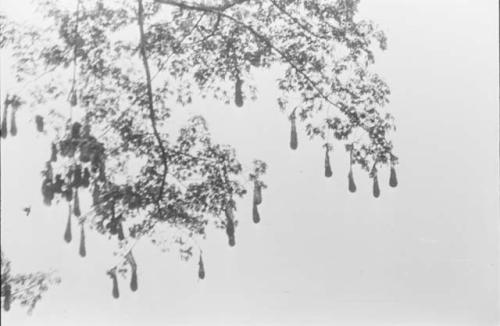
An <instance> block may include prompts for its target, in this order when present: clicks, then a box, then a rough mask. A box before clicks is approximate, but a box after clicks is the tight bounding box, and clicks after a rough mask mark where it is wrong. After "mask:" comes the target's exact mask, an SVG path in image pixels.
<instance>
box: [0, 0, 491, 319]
mask: <svg viewBox="0 0 500 326" xmlns="http://www.w3.org/2000/svg"><path fill="white" fill-rule="evenodd" d="M26 3H27V1H26V0H15V1H14V0H3V1H2V9H3V10H6V11H7V12H9V13H12V14H16V15H19V14H20V13H24V12H25V11H24V10H23V8H26ZM361 10H362V15H363V16H365V17H369V18H370V19H372V20H374V21H375V22H376V23H378V25H379V26H380V27H381V28H382V29H383V30H384V31H385V32H386V34H387V36H388V41H389V46H388V50H387V51H385V52H383V53H378V57H377V65H376V70H377V71H378V72H380V74H381V75H382V76H383V77H384V78H385V80H386V81H387V82H388V84H389V85H390V88H391V91H392V95H391V103H390V105H389V109H390V110H391V111H392V112H393V114H394V115H395V117H396V119H397V121H396V124H397V127H398V130H397V133H396V135H395V137H394V143H395V150H396V153H397V154H398V156H399V157H400V163H401V164H400V165H399V166H398V177H399V183H400V186H399V187H398V188H396V189H392V188H389V187H388V185H387V183H388V173H387V171H382V175H381V176H380V177H379V178H380V181H381V188H382V189H381V190H382V195H381V197H380V198H379V199H374V198H372V196H371V184H370V180H369V179H368V176H367V175H366V174H365V173H361V171H358V173H356V175H357V178H356V181H357V185H358V192H357V193H355V194H351V193H349V192H348V191H347V171H348V162H347V157H346V155H345V153H344V152H343V150H342V149H340V148H339V149H338V150H337V151H336V152H335V153H334V155H333V173H334V176H333V178H331V179H326V178H324V176H323V165H322V164H323V155H324V151H323V149H322V147H321V143H319V142H311V141H308V140H307V139H306V137H305V135H304V133H300V134H299V149H298V150H297V151H291V150H290V149H289V147H288V137H289V122H288V120H287V119H286V117H285V116H284V115H283V114H281V113H280V112H279V109H278V108H277V104H276V97H277V94H278V92H277V90H276V86H275V84H276V83H275V81H274V78H275V76H273V75H272V74H270V73H267V74H259V76H257V78H258V80H259V83H258V85H259V98H258V100H257V101H255V102H248V103H246V104H245V106H244V107H243V108H241V109H240V108H236V107H233V106H225V105H223V104H220V103H217V102H212V101H209V102H206V101H205V102H201V101H200V102H196V103H194V104H193V105H192V106H191V107H189V108H186V109H185V110H189V111H188V113H190V114H194V113H202V114H203V115H205V117H206V118H207V120H208V122H209V127H210V129H211V131H212V133H213V135H214V137H215V138H216V139H217V140H218V141H220V142H222V143H228V144H231V145H232V146H234V147H235V148H236V149H237V151H238V154H239V155H240V157H241V159H242V160H243V161H245V160H246V161H249V160H251V159H253V158H260V159H262V160H264V161H266V162H267V163H268V165H269V170H268V174H267V175H266V176H265V181H266V183H267V184H268V185H269V187H268V189H266V190H265V191H264V193H263V203H262V205H261V206H260V213H261V217H262V222H261V223H260V224H258V225H254V224H253V223H252V221H251V202H250V198H247V199H245V200H243V201H242V202H240V203H239V207H240V208H239V210H238V213H237V217H238V219H239V221H240V225H239V227H238V228H237V235H236V236H237V245H236V247H234V248H230V247H229V246H228V245H227V239H226V236H225V234H224V232H223V231H219V232H213V231H211V232H210V233H209V235H208V239H207V241H206V242H205V243H204V244H203V246H204V260H205V267H206V273H207V276H206V279H205V280H204V281H199V280H198V279H197V265H196V261H192V262H188V263H185V262H182V261H180V260H179V259H178V255H177V253H175V252H173V253H167V254H163V253H161V252H160V251H159V250H157V249H155V248H154V247H152V246H151V245H149V244H147V243H146V242H144V243H140V244H139V245H138V246H137V248H136V250H135V252H134V254H135V258H136V260H137V263H138V265H139V290H138V291H137V292H135V293H132V292H130V291H129V290H128V289H127V287H128V280H125V279H119V281H120V290H121V293H120V294H121V297H120V299H119V300H115V299H113V298H112V296H111V282H110V279H109V278H108V277H107V276H106V275H105V271H106V270H107V269H108V268H109V267H110V266H111V265H112V264H113V260H110V257H111V253H112V248H111V246H110V244H109V243H108V242H107V241H106V240H105V239H104V238H102V237H101V236H97V235H94V234H88V235H87V257H86V258H84V259H82V258H80V257H79V256H78V241H77V240H78V236H77V232H76V231H77V230H78V229H77V228H76V223H73V226H74V229H73V231H74V238H75V239H74V241H73V242H72V243H71V244H70V245H67V244H66V243H65V242H64V241H63V232H64V228H65V223H66V214H65V213H66V209H67V207H66V206H65V205H62V206H61V207H58V208H57V207H52V208H47V207H45V206H44V205H43V204H42V197H41V194H40V184H41V183H40V180H41V179H40V171H41V170H42V168H43V162H44V161H45V160H46V159H47V158H48V149H49V139H48V138H45V137H42V136H39V135H37V134H36V133H35V131H34V127H33V126H32V125H33V124H32V123H31V124H30V126H29V127H25V128H23V126H21V127H20V130H19V134H18V136H17V137H16V138H8V139H7V141H4V140H2V149H1V150H2V152H1V154H2V170H1V172H2V174H1V186H2V248H3V250H4V251H5V252H6V253H7V255H8V257H9V258H10V259H11V260H12V261H13V268H14V270H15V271H18V272H30V271H37V270H48V269H54V270H56V271H58V273H59V275H60V276H61V278H62V281H63V282H62V283H61V284H60V285H59V286H55V287H53V288H51V289H50V290H49V292H47V293H46V295H45V296H44V298H43V300H42V301H41V302H40V303H39V304H38V305H37V307H36V309H35V311H34V312H33V314H32V315H31V316H28V315H26V314H25V310H23V309H20V308H18V307H17V306H13V308H12V309H11V311H10V312H9V313H2V317H1V321H2V323H3V325H9V326H10V325H221V324H227V325H497V324H498V322H499V319H498V318H499V315H498V311H499V296H498V295H499V283H498V276H499V275H500V272H499V264H498V258H499V255H498V248H499V246H498V244H499V243H498V236H499V224H498V217H499V216H500V212H499V188H500V185H499V173H498V171H499V153H498V144H499V125H498V121H499V119H498V118H499V113H498V112H499V111H498V110H499V92H498V85H499V80H498V2H497V1H494V0H474V1H472V0H439V1H437V0H433V1H430V0H426V1H423V0H362V6H361ZM5 78H6V77H5V76H2V79H5ZM2 94H4V93H3V91H2ZM23 117H24V118H25V119H27V118H28V117H27V115H24V114H23V113H22V112H20V114H19V119H20V120H21V119H23ZM28 204H31V205H32V213H31V215H30V216H29V217H26V216H25V215H24V213H23V212H22V210H21V208H22V207H23V206H26V205H28ZM75 240H76V241H75Z"/></svg>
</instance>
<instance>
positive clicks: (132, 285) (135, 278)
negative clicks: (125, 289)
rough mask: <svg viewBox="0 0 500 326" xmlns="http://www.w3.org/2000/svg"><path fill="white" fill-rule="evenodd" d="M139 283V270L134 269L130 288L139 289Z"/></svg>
mask: <svg viewBox="0 0 500 326" xmlns="http://www.w3.org/2000/svg"><path fill="white" fill-rule="evenodd" d="M137 288H138V284H137V270H136V269H132V276H131V278H130V290H132V291H134V292H135V291H137Z"/></svg>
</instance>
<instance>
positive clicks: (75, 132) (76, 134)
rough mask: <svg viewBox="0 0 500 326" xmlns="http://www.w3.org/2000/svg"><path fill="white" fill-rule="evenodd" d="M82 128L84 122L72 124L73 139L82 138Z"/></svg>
mask: <svg viewBox="0 0 500 326" xmlns="http://www.w3.org/2000/svg"><path fill="white" fill-rule="evenodd" d="M81 130H82V124H81V123H79V122H75V123H73V125H72V126H71V138H73V139H79V138H80V131H81Z"/></svg>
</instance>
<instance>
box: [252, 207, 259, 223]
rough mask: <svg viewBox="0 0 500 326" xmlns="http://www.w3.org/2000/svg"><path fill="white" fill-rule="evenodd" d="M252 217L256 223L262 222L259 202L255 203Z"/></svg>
mask: <svg viewBox="0 0 500 326" xmlns="http://www.w3.org/2000/svg"><path fill="white" fill-rule="evenodd" d="M252 219H253V222H254V223H255V224H257V223H259V222H260V214H259V210H258V208H257V204H255V203H254V204H253V209H252Z"/></svg>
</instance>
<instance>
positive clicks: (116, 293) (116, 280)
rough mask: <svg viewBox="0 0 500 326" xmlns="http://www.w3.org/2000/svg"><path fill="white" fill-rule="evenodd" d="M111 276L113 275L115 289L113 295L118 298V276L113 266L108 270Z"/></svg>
mask: <svg viewBox="0 0 500 326" xmlns="http://www.w3.org/2000/svg"><path fill="white" fill-rule="evenodd" d="M108 275H109V277H111V280H112V282H113V290H112V292H111V293H112V295H113V298H115V299H118V298H119V297H120V292H119V290H118V278H117V275H116V268H113V269H112V270H110V271H108Z"/></svg>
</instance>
